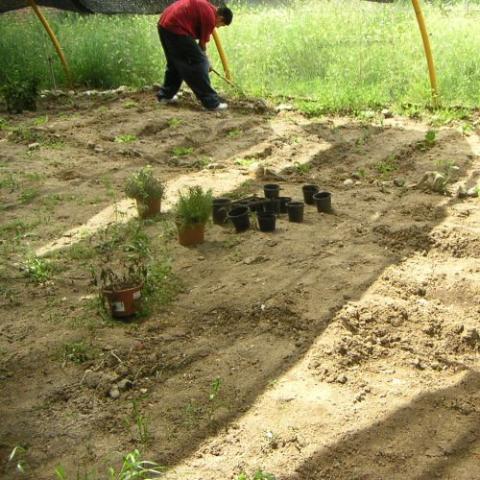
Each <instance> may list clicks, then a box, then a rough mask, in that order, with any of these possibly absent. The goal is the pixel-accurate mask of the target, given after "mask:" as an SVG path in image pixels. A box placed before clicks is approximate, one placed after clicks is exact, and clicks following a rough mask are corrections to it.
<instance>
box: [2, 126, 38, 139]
mask: <svg viewBox="0 0 480 480" xmlns="http://www.w3.org/2000/svg"><path fill="white" fill-rule="evenodd" d="M9 139H10V140H11V141H12V142H15V143H24V144H28V143H34V142H41V141H42V140H43V137H42V135H41V134H40V133H38V132H36V131H34V130H32V129H31V128H28V127H26V126H23V125H22V126H19V127H12V128H10V136H9Z"/></svg>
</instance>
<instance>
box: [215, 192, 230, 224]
mask: <svg viewBox="0 0 480 480" xmlns="http://www.w3.org/2000/svg"><path fill="white" fill-rule="evenodd" d="M231 204H232V201H231V200H230V199H229V198H214V199H213V204H212V218H213V223H215V224H217V225H223V224H224V223H225V221H226V220H227V215H228V211H229V210H230V206H231Z"/></svg>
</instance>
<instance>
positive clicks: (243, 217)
mask: <svg viewBox="0 0 480 480" xmlns="http://www.w3.org/2000/svg"><path fill="white" fill-rule="evenodd" d="M248 214H249V211H248V207H237V208H233V209H232V210H230V212H229V213H228V218H229V219H230V220H231V221H232V223H233V225H234V227H235V231H236V232H237V233H241V232H244V231H245V230H248V229H249V228H250V217H249V215H248Z"/></svg>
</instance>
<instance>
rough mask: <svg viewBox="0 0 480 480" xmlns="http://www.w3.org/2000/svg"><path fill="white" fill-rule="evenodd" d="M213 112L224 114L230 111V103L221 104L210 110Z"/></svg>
mask: <svg viewBox="0 0 480 480" xmlns="http://www.w3.org/2000/svg"><path fill="white" fill-rule="evenodd" d="M209 110H210V111H211V112H223V111H225V110H228V103H219V104H218V105H217V106H216V107H215V108H210V109H209Z"/></svg>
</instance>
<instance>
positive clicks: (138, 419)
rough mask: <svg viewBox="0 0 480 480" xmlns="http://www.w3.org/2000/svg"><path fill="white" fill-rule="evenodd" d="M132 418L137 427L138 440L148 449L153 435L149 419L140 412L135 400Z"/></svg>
mask: <svg viewBox="0 0 480 480" xmlns="http://www.w3.org/2000/svg"><path fill="white" fill-rule="evenodd" d="M132 418H133V421H134V422H135V425H136V426H137V432H138V440H139V441H140V443H141V444H142V446H143V447H146V446H147V445H148V444H149V443H150V441H151V439H152V435H151V433H150V430H149V426H148V419H147V417H146V416H145V415H144V414H143V413H142V412H140V409H139V407H138V402H136V401H135V400H134V401H133V402H132Z"/></svg>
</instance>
